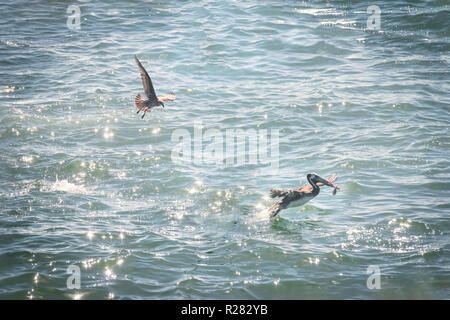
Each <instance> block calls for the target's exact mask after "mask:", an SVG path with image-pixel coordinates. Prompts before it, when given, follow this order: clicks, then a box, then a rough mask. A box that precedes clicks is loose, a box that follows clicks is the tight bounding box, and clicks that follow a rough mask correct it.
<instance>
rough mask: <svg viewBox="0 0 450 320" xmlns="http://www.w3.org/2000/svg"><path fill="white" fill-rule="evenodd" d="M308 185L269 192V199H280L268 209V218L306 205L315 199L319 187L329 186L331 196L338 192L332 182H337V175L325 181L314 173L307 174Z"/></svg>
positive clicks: (337, 188)
mask: <svg viewBox="0 0 450 320" xmlns="http://www.w3.org/2000/svg"><path fill="white" fill-rule="evenodd" d="M306 179H308V182H309V183H310V185H306V186H303V187H301V188H300V189H297V190H296V189H288V190H277V189H272V190H270V197H271V198H276V197H282V199H281V200H279V201H277V202H276V203H275V204H274V205H273V206H272V207H270V209H269V213H270V217H271V218H272V217H275V216H276V215H277V214H278V213H279V212H280V211H281V210H283V209H286V208H292V207H299V206H302V205H304V204H305V203H307V202H308V201H309V200H311V199H313V198H314V197H316V196H317V195H318V194H319V192H320V188H319V186H323V185H326V186H330V187H332V188H334V190H333V195H335V194H336V190H339V187H337V186H335V185H334V184H333V182H335V181H336V180H337V175H335V174H334V175H332V176H331V177H329V178H328V180H325V179H323V178H321V177H319V176H318V175H317V174H316V173H309V174H308V175H307V176H306Z"/></svg>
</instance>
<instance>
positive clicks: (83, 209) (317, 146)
mask: <svg viewBox="0 0 450 320" xmlns="http://www.w3.org/2000/svg"><path fill="white" fill-rule="evenodd" d="M374 4H376V5H377V6H378V7H379V8H380V12H379V20H378V19H377V16H376V12H375V13H371V12H369V13H368V12H367V10H368V7H369V6H370V5H374ZM70 5H73V6H75V7H69V6H70ZM77 8H78V9H79V12H80V19H79V24H77V19H76V13H77ZM0 11H1V12H2V19H1V21H0V28H1V29H0V30H1V32H0V299H310V298H311V299H312V298H317V299H405V298H406V299H449V298H450V246H449V245H450V241H449V240H450V238H449V232H450V218H449V213H450V152H449V151H450V135H449V125H450V95H449V92H450V85H449V84H450V81H449V80H450V69H449V62H450V60H449V59H450V54H449V52H450V40H449V36H450V6H449V2H448V1H446V0H427V1H420V2H418V1H387V0H383V1H378V2H376V3H372V2H359V1H358V2H356V1H263V0H257V1H206V0H205V1H145V2H140V1H126V2H125V1H124V2H119V1H108V3H103V2H101V1H72V2H59V1H1V3H0ZM373 15H375V16H373ZM368 19H369V24H368ZM377 21H379V22H380V23H379V25H377V24H376V23H375V22H377ZM76 26H79V28H76ZM74 27H75V28H74ZM134 54H137V55H138V57H139V58H140V60H141V62H142V64H143V65H144V67H145V68H146V69H147V71H148V72H149V74H150V76H151V77H152V80H153V84H154V86H155V89H156V92H157V94H162V93H167V92H173V93H175V94H176V95H177V99H176V101H173V102H169V101H168V102H166V104H165V108H164V109H163V108H160V107H159V108H155V109H154V110H153V111H152V112H151V113H149V114H147V115H146V117H145V118H144V119H141V118H140V115H136V109H135V107H134V105H133V101H134V96H135V95H136V94H137V93H140V94H143V89H142V84H141V80H140V77H139V72H138V69H137V66H136V64H135V61H134V58H133V55H134ZM200 125H202V126H203V128H201V130H203V131H202V133H205V131H206V130H207V129H215V132H216V133H217V132H218V133H220V134H221V135H223V137H224V138H225V136H226V132H227V130H233V129H234V130H236V129H242V130H245V131H248V132H253V133H254V132H256V135H264V134H265V133H267V134H268V135H270V137H269V138H270V139H269V141H274V146H275V148H274V149H273V150H272V149H271V151H270V159H271V162H267V161H266V162H264V161H260V158H259V157H258V158H257V161H256V163H250V161H247V162H244V163H241V164H238V163H236V164H231V163H230V164H224V165H219V164H217V163H216V164H214V163H211V162H208V161H207V160H208V154H207V153H202V152H199V150H203V149H205V148H208V146H209V147H210V146H211V143H209V144H208V140H207V139H206V138H204V137H203V138H202V139H203V140H202V142H203V144H202V146H200V149H199V148H197V149H194V148H195V146H194V144H195V143H194V142H193V145H192V148H193V149H192V150H193V151H192V157H191V158H192V159H191V160H192V161H189V159H187V160H186V161H176V159H175V158H174V156H173V151H174V150H175V149H176V147H177V144H178V142H177V141H176V140H174V135H176V133H179V132H184V133H186V132H188V133H189V135H190V136H191V138H192V141H193V140H194V135H195V132H197V131H199V126H200ZM197 133H198V132H197ZM276 134H278V136H279V139H278V140H277V139H275V135H276ZM272 137H274V140H272ZM224 140H225V139H224ZM211 141H212V140H211ZM188 142H189V141H188ZM218 145H219V146H223V147H225V143H223V144H221V143H220V141H219V142H218ZM239 146H242V144H236V148H239ZM241 151H242V152H244V154H245V155H246V156H247V157H248V158H250V157H251V156H252V155H254V154H255V150H254V149H252V148H251V147H250V143H248V147H247V146H246V145H244V148H243V149H241ZM201 156H203V158H202V157H201ZM225 157H226V155H224V158H225ZM261 159H262V158H261ZM310 172H317V173H318V174H320V175H321V176H323V177H327V176H329V175H331V174H333V173H336V174H338V176H339V179H338V180H337V185H338V186H340V187H341V190H340V191H338V193H337V195H336V196H333V195H332V189H331V188H326V187H322V188H321V189H322V190H321V193H320V194H319V195H318V196H317V197H316V198H315V199H313V200H312V201H310V202H309V203H308V204H307V205H305V206H303V207H298V208H291V209H287V210H284V211H281V213H280V216H279V217H278V218H277V219H273V220H269V219H268V216H267V209H268V208H269V207H270V206H271V205H272V204H273V203H274V200H273V199H270V198H269V197H268V191H269V190H270V189H271V188H282V189H285V188H297V187H300V186H301V185H304V184H306V183H307V181H306V174H307V173H310ZM77 268H79V271H80V272H79V273H77V272H75V273H74V274H69V273H67V271H68V269H69V270H75V271H77ZM373 270H375V271H374V273H373V272H372V271H373ZM378 275H379V277H378ZM76 279H79V288H76V287H75V288H74V287H73V286H71V285H70V284H75V285H76V284H77V282H76V281H77V280H76ZM378 280H379V282H377V281H378ZM68 282H69V285H68ZM368 282H369V285H368ZM377 283H378V284H379V286H378V284H377ZM373 284H375V286H373Z"/></svg>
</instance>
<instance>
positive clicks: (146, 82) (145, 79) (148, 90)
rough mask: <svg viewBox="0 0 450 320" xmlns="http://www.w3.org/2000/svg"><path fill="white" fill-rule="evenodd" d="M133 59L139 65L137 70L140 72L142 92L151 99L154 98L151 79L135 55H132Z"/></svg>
mask: <svg viewBox="0 0 450 320" xmlns="http://www.w3.org/2000/svg"><path fill="white" fill-rule="evenodd" d="M134 59H135V60H136V63H137V65H138V67H139V72H140V73H141V79H142V85H143V86H144V92H145V94H146V96H147V97H148V98H149V99H150V100H151V101H154V100H156V99H157V98H156V94H155V89H153V84H152V80H151V79H150V77H149V75H148V73H147V71H145V69H144V67H143V66H142V64H141V62H140V61H139V59H138V58H137V56H136V55H134Z"/></svg>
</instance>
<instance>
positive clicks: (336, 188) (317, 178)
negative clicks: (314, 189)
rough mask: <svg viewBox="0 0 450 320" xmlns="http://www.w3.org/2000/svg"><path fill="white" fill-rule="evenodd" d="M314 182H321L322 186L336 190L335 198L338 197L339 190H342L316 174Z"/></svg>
mask: <svg viewBox="0 0 450 320" xmlns="http://www.w3.org/2000/svg"><path fill="white" fill-rule="evenodd" d="M313 180H314V181H315V182H316V183H317V182H320V183H322V184H323V185H325V186H329V187H332V188H334V190H333V196H335V195H336V192H337V190H340V188H339V187H338V186H336V185H335V184H333V182H331V181H330V180H326V179H324V178H322V177H320V176H319V175H317V174H314V176H313ZM334 180H335V179H334Z"/></svg>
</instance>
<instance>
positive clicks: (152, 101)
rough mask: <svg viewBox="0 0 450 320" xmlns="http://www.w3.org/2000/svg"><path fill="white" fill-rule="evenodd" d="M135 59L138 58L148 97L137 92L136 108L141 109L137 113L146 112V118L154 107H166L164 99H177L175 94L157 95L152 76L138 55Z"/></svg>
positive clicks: (137, 61)
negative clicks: (147, 113)
mask: <svg viewBox="0 0 450 320" xmlns="http://www.w3.org/2000/svg"><path fill="white" fill-rule="evenodd" d="M134 59H135V60H136V63H137V65H138V68H139V72H140V74H141V79H142V85H143V86H144V92H145V95H146V96H147V98H148V99H147V100H145V99H144V98H142V96H141V95H140V94H137V95H136V97H135V98H134V105H135V106H136V108H138V109H139V110H138V111H137V113H139V111H143V112H144V114H143V115H142V118H144V116H145V113H146V112H150V110H151V109H152V108H154V107H157V106H162V107H163V108H164V103H163V102H164V101H166V100H175V95H174V94H164V95H162V96H160V97H157V96H156V93H155V89H154V88H153V84H152V80H151V79H150V76H149V75H148V73H147V71H145V69H144V67H143V66H142V64H141V62H140V61H139V59H138V58H137V57H136V55H135V56H134Z"/></svg>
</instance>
